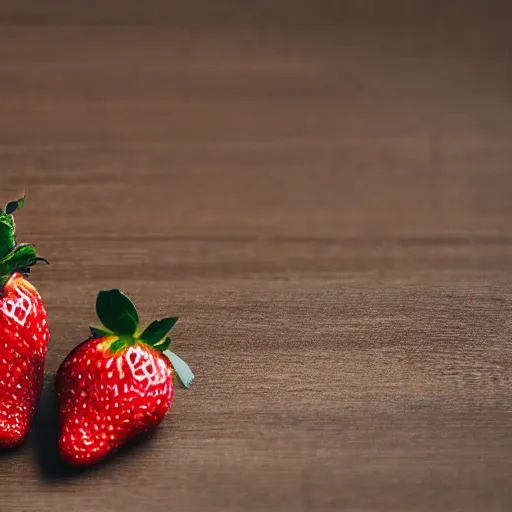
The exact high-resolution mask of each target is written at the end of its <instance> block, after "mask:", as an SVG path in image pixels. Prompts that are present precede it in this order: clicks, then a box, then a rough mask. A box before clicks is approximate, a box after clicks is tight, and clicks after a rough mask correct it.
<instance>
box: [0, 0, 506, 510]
mask: <svg viewBox="0 0 512 512" xmlns="http://www.w3.org/2000/svg"><path fill="white" fill-rule="evenodd" d="M507 4H508V2H483V1H482V2H474V1H452V2H437V1H433V0H429V1H426V0H425V1H418V0H416V1H409V2H402V1H399V0H389V1H377V0H373V1H371V0H365V1H363V0H361V1H359V0H352V1H347V0H343V1H339V0H338V1H334V0H333V1H328V0H319V1H316V2H312V1H311V2H306V1H291V0H289V1H270V0H265V1H259V2H256V1H249V0H247V1H245V2H242V1H234V0H231V1H230V0H218V1H216V2H207V1H206V0H194V1H191V2H188V3H187V4H186V5H185V3H184V2H183V5H178V3H177V2H166V1H164V0H152V1H148V2H137V1H135V0H133V1H130V2H126V1H121V0H117V1H115V2H114V1H108V2H107V1H103V2H102V1H90V2H79V1H78V0H73V1H64V0H59V1H52V2H36V1H28V0H22V1H20V0H18V1H16V2H14V1H11V2H4V1H2V2H0V64H1V66H0V175H1V192H2V198H3V201H5V202H6V201H7V200H8V199H12V198H13V197H15V196H16V195H17V194H19V193H20V192H21V191H22V190H23V189H26V190H27V194H28V195H27V204H26V208H25V209H24V210H23V211H22V212H20V214H19V215H18V228H19V233H20V240H23V241H31V242H33V243H35V244H36V245H37V246H38V248H39V250H40V253H41V254H42V255H44V256H46V257H48V258H49V259H50V260H51V262H52V264H51V266H50V267H49V268H43V267H42V268H38V269H37V271H36V272H34V277H33V279H34V282H35V283H36V285H37V286H38V287H39V289H40V291H41V292H42V294H43V296H44V298H45V301H46V304H47V308H48V311H49V315H50V318H51V326H52V333H53V338H52V342H51V347H50V350H49V355H48V360H47V372H48V390H47V393H46V394H45V397H44V400H43V405H42V407H41V413H40V415H39V418H38V421H37V424H36V427H35V429H34V432H33V435H32V436H31V438H30V440H29V442H27V444H26V445H25V446H23V448H22V449H20V450H18V451H16V452H14V453H12V452H11V453H4V454H1V456H0V489H1V496H0V510H1V511H2V512H4V511H5V512H11V511H13V510H19V511H21V512H50V511H63V512H64V511H67V512H92V511H94V512H113V511H122V512H138V511H144V510H147V511H151V512H180V511H189V512H192V511H202V510H204V511H207V512H215V511H219V512H220V511H223V512H224V511H241V510H247V511H252V512H259V511H261V512H272V511H276V512H277V511H293V512H301V511H324V512H327V511H350V512H361V511H365V512H366V511H368V512H369V511H390V512H400V511H404V512H405V511H416V510H417V511H486V512H487V511H508V510H510V508H511V506H512V491H511V487H510V484H511V477H512V461H511V456H512V435H511V434H512V400H511V393H512V386H511V379H510V370H511V363H512V344H511V340H512V323H511V318H512V307H511V304H512V199H511V198H512V174H511V172H512V166H511V160H512V144H511V136H512V101H511V99H512V63H511V62H512V61H511V57H512V35H511V27H512V14H511V12H510V11H511V9H510V8H509V7H507ZM109 287H122V288H123V289H124V290H125V291H126V292H127V293H128V294H130V295H132V296H133V298H134V299H135V301H136V303H137V304H138V305H139V307H140V310H141V311H142V312H143V314H144V316H145V318H146V319H147V320H148V321H149V320H152V319H154V318H155V317H159V316H162V315H164V314H167V313H171V314H179V315H180V316H181V318H182V320H181V323H180V324H179V326H178V328H177V329H176V335H175V346H176V350H177V351H178V352H179V353H180V354H181V355H182V356H183V357H184V358H186V359H187V360H188V361H189V362H190V363H191V365H192V366H193V368H194V369H195V371H196V373H197V376H198V379H197V384H196V386H195V387H194V389H193V390H192V391H190V392H185V391H180V392H178V393H177V395H176V397H175V400H174V405H173V410H172V414H171V415H170V416H169V417H168V419H167V420H166V421H165V423H164V424H163V425H162V426H161V428H159V429H158V431H157V432H156V433H155V435H153V436H152V437H151V438H150V439H148V440H145V441H144V442H141V443H139V444H137V445H136V446H133V447H131V448H130V449H127V450H124V451H123V452H121V453H120V454H119V455H118V456H117V457H115V458H112V459H111V460H110V461H109V462H108V463H106V464H103V465H101V466H99V467H97V468H95V469H93V470H90V471H85V472H76V471H69V470H67V469H66V468H65V467H63V466H62V465H61V464H60V463H59V462H58V459H57V457H56V453H55V417H54V416H55V410H54V403H53V401H52V393H51V377H52V374H53V372H54V371H55V369H56V368H57V366H58V364H59V362H60V361H61V360H62V358H63V357H64V356H65V355H66V353H67V352H68V351H69V350H70V349H71V348H72V347H73V346H74V345H75V344H76V343H78V342H79V341H81V340H82V339H84V337H85V336H86V335H87V325H88V324H89V323H90V322H92V321H94V299H95V296H96V293H97V291H98V290H99V289H101V288H103V289H104V288H109Z"/></svg>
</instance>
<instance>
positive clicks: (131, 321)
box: [55, 290, 194, 466]
mask: <svg viewBox="0 0 512 512" xmlns="http://www.w3.org/2000/svg"><path fill="white" fill-rule="evenodd" d="M96 311H97V314H98V317H99V319H100V321H101V323H102V326H101V327H100V328H96V327H91V333H92V336H91V337H90V338H88V339H87V340H85V341H84V342H82V343H80V344H79V345H78V346H77V347H75V348H74V349H73V350H72V351H71V353H70V354H69V355H68V356H67V357H66V358H65V360H64V361H63V362H62V364H61V366H60V368H59V370H58V371H57V378H56V382H55V387H56V393H57V398H58V401H59V420H60V433H59V441H58V442H59V451H60V453H61V455H62V458H63V459H64V460H65V461H66V462H68V463H70V464H73V465H77V466H86V465H91V464H94V463H96V462H98V461H99V460H101V459H103V458H104V457H105V456H106V455H108V454H109V453H110V452H112V451H113V450H115V449H117V448H118V447H120V446H121V445H123V444H124V443H126V441H128V440H130V439H132V438H134V437H136V436H137V435H139V434H141V433H143V432H146V431H148V430H150V429H152V428H153V427H155V426H156V425H158V424H159V423H160V422H161V421H162V420H163V419H164V416H165V414H166V413H167V411H168V410H169V408H170V406H171V400H172V397H173V393H174V382H173V377H174V376H176V377H177V378H178V381H179V382H181V383H182V384H183V385H184V386H185V387H187V388H188V387H190V385H191V383H192V381H193V379H194V375H193V373H192V371H191V370H190V368H189V367H188V366H187V364H186V363H185V362H184V361H183V360H182V359H180V358H179V357H178V356H176V355H175V354H174V353H172V352H170V351H169V345H170V341H171V339H170V337H169V336H167V334H168V332H169V331H170V329H171V328H172V327H173V326H174V324H175V323H176V322H177V320H178V318H175V317H172V318H164V319H163V320H157V321H155V322H153V323H151V324H150V325H149V326H148V327H147V328H146V329H145V330H144V331H141V330H139V316H138V314H137V310H136V309H135V306H134V305H133V303H132V302H131V301H130V299H129V298H128V297H127V296H126V295H124V294H123V293H121V292H120V291H119V290H109V291H102V292H100V293H99V294H98V297H97V300H96Z"/></svg>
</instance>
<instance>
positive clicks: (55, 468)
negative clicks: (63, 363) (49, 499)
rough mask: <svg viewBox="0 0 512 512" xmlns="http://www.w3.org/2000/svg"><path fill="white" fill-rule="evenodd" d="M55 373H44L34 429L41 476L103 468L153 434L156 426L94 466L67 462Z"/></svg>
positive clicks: (58, 476)
mask: <svg viewBox="0 0 512 512" xmlns="http://www.w3.org/2000/svg"><path fill="white" fill-rule="evenodd" d="M54 380H55V379H54V376H53V375H52V376H45V385H44V391H43V395H42V396H41V402H40V404H39V410H38V413H37V415H36V419H35V421H34V427H33V432H32V437H33V444H34V450H35V456H36V461H37V463H38V466H39V469H40V472H41V476H42V477H43V479H44V480H46V481H59V480H64V479H68V478H75V477H79V476H80V475H82V474H85V473H89V472H92V471H97V470H100V469H101V468H104V467H105V466H108V465H110V464H112V463H116V462H119V460H120V459H123V458H125V457H126V456H129V455H130V454H133V452H134V451H137V450H138V449H139V448H142V447H143V446H145V445H146V444H147V443H148V442H149V441H150V439H152V438H153V437H154V434H155V430H153V431H151V432H149V433H147V434H146V435H144V436H141V437H139V438H137V439H136V440H134V441H131V442H129V443H127V444H126V445H125V446H123V447H121V448H120V449H119V450H117V451H116V452H115V453H112V454H111V455H110V456H108V457H106V458H105V459H104V460H103V461H101V462H100V463H98V464H95V465H94V466H91V467H74V466H70V465H69V464H67V463H66V462H64V461H63V460H62V459H61V457H60V455H59V450H58V444H57V439H58V434H59V421H58V403H57V398H56V396H55V391H54Z"/></svg>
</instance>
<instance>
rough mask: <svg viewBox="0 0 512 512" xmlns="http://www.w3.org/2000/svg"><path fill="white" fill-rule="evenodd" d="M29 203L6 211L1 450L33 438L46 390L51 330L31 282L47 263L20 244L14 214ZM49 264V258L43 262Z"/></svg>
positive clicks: (2, 223) (1, 240) (0, 270)
mask: <svg viewBox="0 0 512 512" xmlns="http://www.w3.org/2000/svg"><path fill="white" fill-rule="evenodd" d="M23 202H24V200H23V199H20V200H18V201H12V202H11V203H9V204H8V205H7V206H6V208H5V212H4V211H3V210H1V209H0V447H2V448H12V447H15V446H18V445H20V444H21V443H22V442H23V440H24V439H25V438H26V437H27V434H28V432H29V430H30V424H31V422H32V419H33V417H34V414H35V411H36V408H37V404H38V401H39V397H40V395H41V391H42V387H43V377H44V359H45V356H46V349H47V347H48V341H49V340H50V332H49V329H48V317H47V315H46V311H45V309H44V306H43V301H42V300H41V296H40V295H39V293H38V292H37V290H36V289H35V288H34V287H33V286H32V285H31V284H30V283H29V282H28V281H27V279H26V278H27V277H28V274H29V273H30V267H31V266H32V265H34V264H35V263H37V261H40V260H43V258H39V257H37V256H36V251H35V249H34V247H33V246H32V245H28V244H19V245H16V241H15V233H14V231H15V227H14V218H13V213H14V212H15V211H16V210H17V209H19V208H21V207H22V206H23ZM43 261H46V260H43Z"/></svg>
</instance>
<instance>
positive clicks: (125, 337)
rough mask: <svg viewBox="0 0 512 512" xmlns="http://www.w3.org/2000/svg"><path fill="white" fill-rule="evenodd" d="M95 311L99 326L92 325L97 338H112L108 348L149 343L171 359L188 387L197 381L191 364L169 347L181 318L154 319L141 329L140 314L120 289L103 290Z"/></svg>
mask: <svg viewBox="0 0 512 512" xmlns="http://www.w3.org/2000/svg"><path fill="white" fill-rule="evenodd" d="M96 313H97V315H98V318H99V319H100V322H101V326H100V327H90V330H91V334H92V336H93V337H94V338H103V337H109V338H111V339H110V340H109V343H110V346H109V350H110V352H112V353H116V352H119V351H120V350H122V349H124V348H126V347H128V346H131V345H139V344H143V345H148V346H150V347H151V348H153V349H155V350H158V351H159V352H162V354H164V355H165V356H166V357H167V358H168V359H169V361H170V363H171V365H172V367H173V369H174V374H175V375H176V377H177V378H178V381H179V382H180V383H181V384H182V385H183V386H184V387H186V388H189V387H190V385H191V384H192V381H193V380H194V374H193V373H192V370H191V369H190V367H189V366H188V365H187V363H185V361H183V359H181V358H180V357H178V356H177V355H176V354H174V353H173V352H171V351H170V350H169V347H170V344H171V338H170V336H168V333H169V331H170V330H171V329H172V328H173V327H174V325H175V324H176V322H177V321H178V317H168V318H163V319H162V320H155V321H154V322H152V323H150V324H149V325H148V326H147V327H146V328H145V329H144V330H141V329H140V328H139V315H138V313H137V309H136V308H135V306H134V304H133V302H132V301H131V300H130V299H129V298H128V297H127V296H126V295H125V294H124V293H123V292H121V291H120V290H117V289H113V290H106V291H100V293H99V294H98V297H97V298H96Z"/></svg>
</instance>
